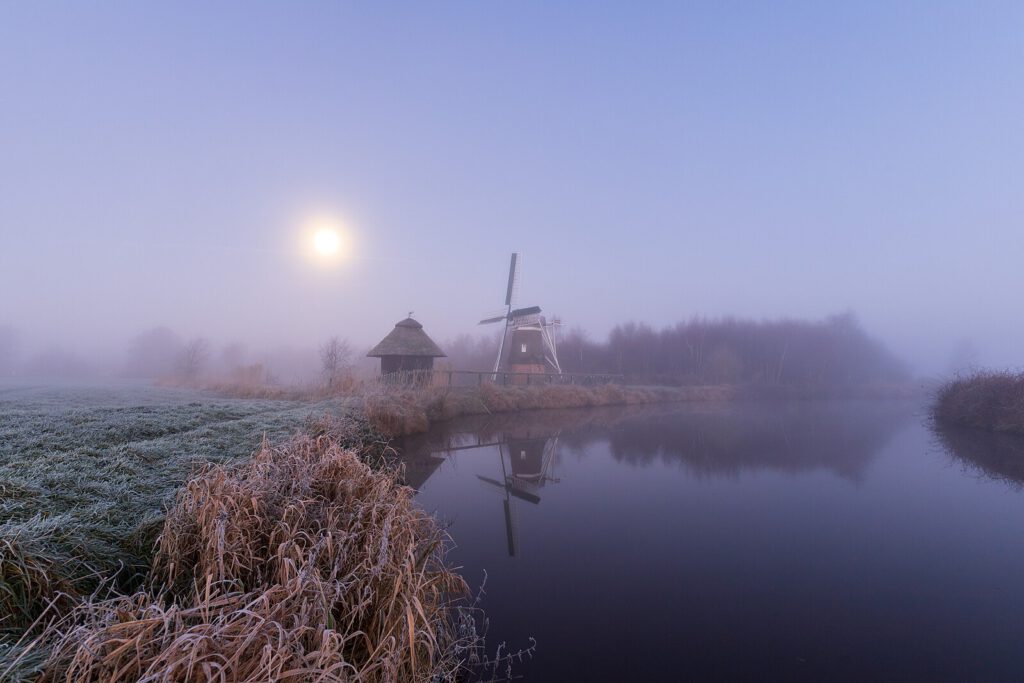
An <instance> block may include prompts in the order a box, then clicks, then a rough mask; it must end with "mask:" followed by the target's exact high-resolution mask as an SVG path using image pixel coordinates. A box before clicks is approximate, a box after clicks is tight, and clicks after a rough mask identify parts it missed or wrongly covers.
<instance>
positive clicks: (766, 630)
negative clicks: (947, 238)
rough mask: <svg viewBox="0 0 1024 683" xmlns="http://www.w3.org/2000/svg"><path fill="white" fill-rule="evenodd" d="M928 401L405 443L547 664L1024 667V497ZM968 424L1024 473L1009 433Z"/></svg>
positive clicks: (551, 670) (687, 414) (509, 616)
mask: <svg viewBox="0 0 1024 683" xmlns="http://www.w3.org/2000/svg"><path fill="white" fill-rule="evenodd" d="M919 414H920V411H919V409H918V406H916V405H909V404H901V403H886V402H854V401H846V402H837V403H793V404H788V405H779V404H775V405H767V404H757V403H749V404H730V405H720V406H696V405H694V406H687V405H674V406H647V407H627V408H618V409H600V410H584V411H563V412H539V413H523V414H518V415H497V416H487V417H479V418H474V419H471V420H463V421H460V422H458V423H453V424H450V425H446V426H444V427H443V428H442V429H436V430H434V431H432V432H430V433H428V434H425V435H420V436H418V437H416V438H411V439H408V440H407V441H406V442H405V443H404V444H402V448H403V460H404V461H405V466H406V479H407V482H408V483H409V484H411V485H413V486H414V487H416V488H417V489H418V490H419V495H418V498H417V499H418V501H419V502H420V504H421V505H423V506H424V507H425V508H426V509H428V510H431V511H433V512H435V513H437V514H438V515H439V517H441V518H442V519H443V520H444V521H445V522H447V523H449V524H450V527H449V532H450V533H451V535H452V538H453V539H454V541H455V544H456V547H455V548H453V550H452V552H451V555H450V559H451V560H452V561H453V562H454V563H455V564H457V565H459V566H460V567H461V568H462V569H461V571H462V572H463V574H464V576H466V577H467V578H468V579H469V580H470V581H471V582H478V581H480V579H481V578H482V576H483V573H484V571H486V572H487V576H488V579H487V595H486V598H485V600H484V604H483V607H484V609H485V610H486V611H487V613H488V615H489V617H490V630H489V636H488V637H489V639H490V640H491V641H492V642H493V643H494V644H497V643H500V642H503V641H504V642H507V643H508V644H509V646H510V647H511V648H512V649H513V650H514V649H517V648H519V647H522V646H524V645H525V644H528V643H529V642H530V641H529V638H531V637H534V638H536V641H537V644H538V646H537V651H536V653H535V657H534V659H532V660H531V661H529V662H527V663H526V664H524V665H523V670H521V671H519V672H518V673H522V674H523V675H525V677H526V679H527V680H531V681H538V680H540V681H545V680H554V681H566V680H588V681H597V680H616V681H619V680H764V679H766V678H771V679H774V680H807V681H819V680H849V681H863V680H894V679H898V680H927V681H936V680H965V679H970V680H1018V679H1019V675H1018V673H1019V671H1021V670H1022V667H1024V635H1021V634H1024V616H1022V615H1024V587H1022V586H1021V584H1020V581H1019V580H1018V578H1019V576H1020V574H1021V572H1024V546H1021V544H1020V543H1019V538H1020V536H1021V534H1022V533H1024V497H1021V496H1020V495H1019V492H1018V491H1016V490H1008V489H1007V488H1006V487H1005V486H1002V485H1000V484H995V483H993V482H990V481H988V480H987V478H985V479H982V480H980V481H979V480H978V479H976V478H971V477H964V476H963V473H962V472H961V471H959V470H958V469H957V468H951V467H949V466H948V465H949V461H948V457H947V456H946V455H945V454H944V453H938V452H936V451H935V449H933V448H932V449H930V448H929V444H930V443H931V441H930V439H932V438H933V436H932V435H931V433H930V432H928V431H927V430H926V428H925V427H924V426H923V425H922V424H921V423H920V420H919V419H916V417H915V416H916V415H919ZM956 439H957V436H956V435H951V436H948V440H949V443H950V444H953V446H952V447H953V448H956V449H957V450H958V452H959V453H961V457H964V456H963V453H965V452H968V451H971V450H972V449H974V450H977V451H978V454H977V455H975V456H974V460H975V461H979V462H984V463H986V467H987V471H989V472H991V473H997V474H999V475H1000V476H1001V478H1006V479H1015V478H1019V477H1020V474H1021V473H1020V470H1019V469H1012V468H1011V467H1010V464H1011V462H1016V460H1015V457H1016V456H1014V453H1016V451H1015V450H1010V449H1011V446H1010V445H1008V444H1009V442H1008V441H1005V440H1001V439H998V438H993V439H984V437H979V435H974V436H973V437H972V439H971V440H970V441H967V442H965V444H966V445H965V444H959V442H957V441H956ZM986 441H987V442H988V443H983V442H986ZM958 444H959V445H958ZM993 444H995V445H993ZM982 456H984V457H982ZM986 457H987V458H988V459H987V460H986V459H985V458H986ZM993 457H994V458H995V459H994V460H993V459H992V458H993ZM1018 480H1019V479H1018ZM951 510H955V511H956V514H955V515H951V514H950V511H951Z"/></svg>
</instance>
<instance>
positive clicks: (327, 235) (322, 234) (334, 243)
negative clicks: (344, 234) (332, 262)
mask: <svg viewBox="0 0 1024 683" xmlns="http://www.w3.org/2000/svg"><path fill="white" fill-rule="evenodd" d="M313 248H314V249H316V251H317V253H318V254H320V255H321V256H333V255H334V254H337V253H338V249H340V248H341V236H340V235H338V231H337V230H334V229H332V228H320V229H319V230H317V231H316V232H315V233H314V234H313Z"/></svg>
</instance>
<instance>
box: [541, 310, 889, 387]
mask: <svg viewBox="0 0 1024 683" xmlns="http://www.w3.org/2000/svg"><path fill="white" fill-rule="evenodd" d="M558 351H559V354H558V355H559V359H560V361H561V364H562V369H563V370H564V371H566V372H615V373H620V374H623V375H626V376H627V377H629V378H632V379H634V380H638V381H644V382H658V383H669V384H672V383H753V384H766V385H774V386H851V385H863V384H869V383H891V382H902V381H906V380H907V379H908V377H909V372H908V370H907V367H906V365H905V364H904V363H903V362H902V361H901V360H900V359H899V358H897V357H896V356H894V355H893V354H892V353H891V352H890V351H889V350H888V349H887V348H886V347H885V346H884V345H883V344H882V343H881V342H879V341H877V340H876V339H873V338H872V337H870V336H869V335H868V334H867V333H865V332H864V330H863V329H862V328H861V326H860V324H859V323H858V322H857V319H856V318H855V317H854V316H853V315H852V314H842V315H835V316H831V317H829V318H827V319H825V320H823V321H816V322H811V321H801V320H770V321H753V320H739V319H735V318H722V319H718V320H710V319H702V318H696V319H692V320H689V321H687V322H680V323H678V324H676V325H675V326H673V327H668V328H665V329H661V330H655V329H653V328H652V327H650V326H648V325H644V324H637V323H628V324H625V325H619V326H617V327H615V328H614V329H613V330H612V331H611V333H610V334H609V335H608V339H607V340H606V341H604V342H595V341H591V340H589V339H588V338H587V337H586V335H585V334H583V333H582V332H579V331H572V332H570V333H569V334H567V335H566V337H565V338H564V339H563V340H562V341H561V342H560V343H559V346H558Z"/></svg>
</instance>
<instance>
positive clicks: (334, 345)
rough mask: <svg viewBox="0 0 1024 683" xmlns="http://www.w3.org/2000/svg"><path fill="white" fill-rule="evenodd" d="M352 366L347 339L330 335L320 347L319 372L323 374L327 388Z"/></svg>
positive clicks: (350, 349)
mask: <svg viewBox="0 0 1024 683" xmlns="http://www.w3.org/2000/svg"><path fill="white" fill-rule="evenodd" d="M351 367H352V347H351V346H349V343H348V340H347V339H338V338H337V337H331V338H330V339H328V340H327V342H326V343H325V344H324V345H323V346H321V347H320V373H321V374H322V375H323V378H324V381H325V382H326V383H327V388H328V389H331V388H332V387H333V386H334V383H335V382H336V381H337V380H338V378H340V377H341V376H342V375H343V374H345V373H347V372H348V371H349V370H350V369H351Z"/></svg>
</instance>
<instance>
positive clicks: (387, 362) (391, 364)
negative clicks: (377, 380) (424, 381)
mask: <svg viewBox="0 0 1024 683" xmlns="http://www.w3.org/2000/svg"><path fill="white" fill-rule="evenodd" d="M433 368H434V359H433V358H431V357H430V356H381V357H380V374H382V375H390V374H391V373H393V372H404V371H408V370H433Z"/></svg>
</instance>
